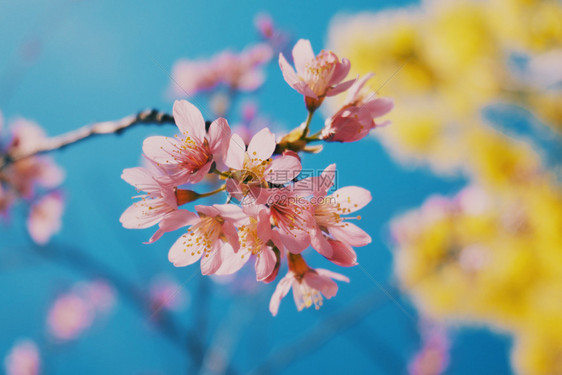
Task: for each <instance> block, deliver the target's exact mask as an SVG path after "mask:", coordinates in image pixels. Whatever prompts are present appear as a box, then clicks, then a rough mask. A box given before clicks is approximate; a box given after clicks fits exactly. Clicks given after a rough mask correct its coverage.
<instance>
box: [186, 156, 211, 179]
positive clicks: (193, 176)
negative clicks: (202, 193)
mask: <svg viewBox="0 0 562 375" xmlns="http://www.w3.org/2000/svg"><path fill="white" fill-rule="evenodd" d="M211 165H213V162H212V161H208V162H207V163H205V165H203V166H202V167H201V168H199V170H198V171H196V172H195V173H193V174H191V175H189V174H188V176H187V181H186V182H190V183H192V184H194V183H197V182H201V180H203V179H204V178H205V176H207V174H208V173H209V170H211ZM184 183H185V182H184ZM182 184H183V183H182Z"/></svg>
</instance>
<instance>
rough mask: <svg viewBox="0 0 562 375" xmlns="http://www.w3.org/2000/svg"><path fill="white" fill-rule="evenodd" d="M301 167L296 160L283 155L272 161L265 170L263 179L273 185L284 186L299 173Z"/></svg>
mask: <svg viewBox="0 0 562 375" xmlns="http://www.w3.org/2000/svg"><path fill="white" fill-rule="evenodd" d="M301 169H302V165H301V162H300V160H299V159H298V158H296V157H294V156H292V155H283V156H280V157H279V158H277V159H275V160H273V161H272V162H271V164H270V165H269V167H268V168H267V169H266V170H265V179H266V180H267V181H269V182H272V183H274V184H285V183H287V182H289V181H292V180H293V179H295V178H296V177H297V176H298V175H299V174H300V173H301Z"/></svg>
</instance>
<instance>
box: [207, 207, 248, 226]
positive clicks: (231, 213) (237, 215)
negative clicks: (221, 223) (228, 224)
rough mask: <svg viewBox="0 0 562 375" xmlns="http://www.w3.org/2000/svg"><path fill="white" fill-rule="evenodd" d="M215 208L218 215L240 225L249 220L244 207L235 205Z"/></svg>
mask: <svg viewBox="0 0 562 375" xmlns="http://www.w3.org/2000/svg"><path fill="white" fill-rule="evenodd" d="M213 208H215V209H216V210H217V211H218V214H219V215H220V216H221V217H223V218H225V219H228V220H230V221H232V223H234V224H236V225H238V224H242V223H243V222H244V221H246V220H247V218H248V215H246V213H244V211H243V210H242V207H240V206H237V205H235V204H214V205H213Z"/></svg>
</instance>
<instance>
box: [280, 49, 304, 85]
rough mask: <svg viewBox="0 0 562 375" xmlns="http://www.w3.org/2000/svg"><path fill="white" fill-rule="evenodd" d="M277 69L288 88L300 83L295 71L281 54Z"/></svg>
mask: <svg viewBox="0 0 562 375" xmlns="http://www.w3.org/2000/svg"><path fill="white" fill-rule="evenodd" d="M279 67H280V68H281V73H282V74H283V78H285V81H286V82H287V83H288V84H289V86H291V87H293V85H295V84H297V83H298V82H299V81H300V79H299V77H298V76H297V73H295V70H294V69H293V67H292V66H291V64H289V62H288V61H287V59H286V58H285V56H283V54H282V53H280V54H279Z"/></svg>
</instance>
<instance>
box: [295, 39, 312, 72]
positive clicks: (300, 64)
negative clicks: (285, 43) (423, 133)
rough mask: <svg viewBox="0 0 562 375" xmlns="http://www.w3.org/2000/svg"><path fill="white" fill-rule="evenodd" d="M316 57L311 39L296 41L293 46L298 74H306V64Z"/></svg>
mask: <svg viewBox="0 0 562 375" xmlns="http://www.w3.org/2000/svg"><path fill="white" fill-rule="evenodd" d="M314 57H315V56H314V51H313V50H312V45H311V44H310V40H307V39H299V40H298V41H297V43H295V46H294V47H293V61H294V63H295V69H296V70H297V74H298V75H300V76H304V75H305V74H306V65H307V63H310V62H311V61H312V60H314Z"/></svg>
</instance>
